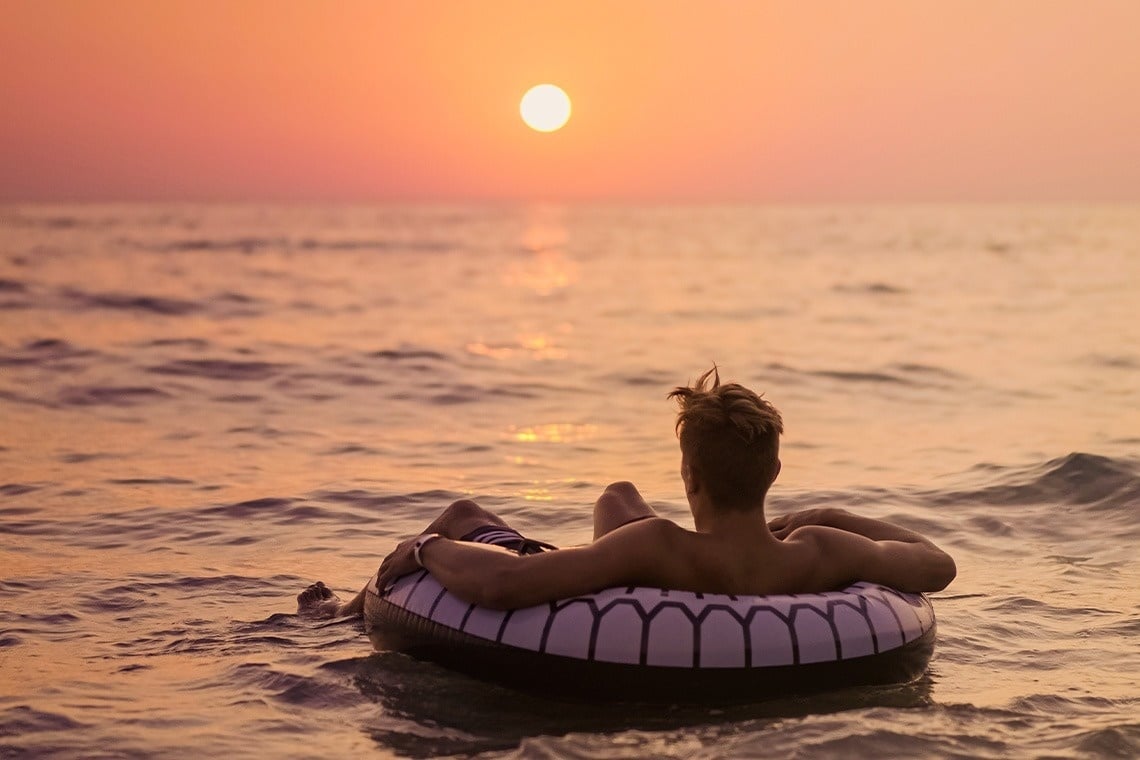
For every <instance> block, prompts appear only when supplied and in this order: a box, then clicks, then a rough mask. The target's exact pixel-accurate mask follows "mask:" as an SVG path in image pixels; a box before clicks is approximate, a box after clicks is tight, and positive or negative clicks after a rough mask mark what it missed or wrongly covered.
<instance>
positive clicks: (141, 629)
mask: <svg viewBox="0 0 1140 760" xmlns="http://www.w3.org/2000/svg"><path fill="white" fill-rule="evenodd" d="M1138 303H1140V207H1136V206H1111V207H1110V206H1105V207H1100V206H874V207H862V206H834V207H823V206H819V207H811V206H808V207H765V206H757V207H749V206H732V207H721V206H669V207H635V206H617V205H610V206H604V205H603V206H585V205H581V206H576V205H569V206H559V205H452V206H354V207H350V206H325V207H319V206H254V205H245V206H237V205H163V206H154V205H106V206H104V205H76V206H38V205H27V206H8V207H0V561H2V571H0V757H25V756H51V757H85V758H87V757H107V758H130V757H148V758H149V757H175V758H176V757H219V756H227V757H235V758H236V757H264V756H273V757H278V758H295V757H297V758H299V757H330V756H344V755H347V754H348V753H353V754H354V755H356V756H366V757H392V756H396V757H415V758H425V757H437V756H460V757H467V756H474V755H486V756H492V757H503V756H505V757H559V758H561V757H597V758H613V757H638V758H641V757H684V758H690V757H709V758H714V757H843V758H847V757H855V756H880V757H906V756H928V757H993V758H1007V757H1134V756H1137V755H1140V643H1138V642H1140V568H1138V566H1137V559H1136V558H1137V553H1136V546H1137V545H1138V543H1140V309H1138V307H1137V304H1138ZM714 362H715V363H716V364H717V365H718V366H719V367H720V371H721V375H722V377H724V378H725V379H726V380H736V381H739V382H742V383H744V384H746V385H749V386H750V387H752V388H754V389H756V390H757V391H762V392H763V393H764V394H765V397H766V398H767V399H769V400H770V401H772V402H773V403H774V404H775V405H776V406H777V407H779V409H780V410H781V411H782V413H783V416H784V421H785V425H786V435H785V437H784V444H783V451H782V459H783V465H784V466H783V472H782V474H781V476H780V478H779V480H778V481H777V483H776V485H775V487H774V489H773V491H772V494H771V496H770V500H769V503H768V507H767V511H768V514H769V516H775V515H777V514H781V513H783V512H785V511H788V510H793V509H798V508H805V507H817V506H841V507H844V508H847V509H850V510H853V511H857V512H859V513H862V514H867V515H870V516H874V517H881V518H885V519H890V520H894V521H897V522H899V523H900V524H903V525H906V526H908V527H912V528H916V529H918V530H920V531H922V532H924V533H925V534H927V535H929V536H930V537H931V538H932V539H933V540H934V541H935V542H937V543H938V544H939V545H940V546H942V547H943V548H945V549H946V550H948V551H949V552H950V553H951V554H952V555H953V556H954V558H955V559H956V561H957V563H958V578H957V579H956V580H955V582H954V583H953V584H952V585H951V586H950V587H949V588H948V589H946V590H945V591H943V592H940V593H937V594H933V595H931V598H932V600H933V603H934V608H935V611H936V614H937V616H938V639H937V644H936V649H935V653H934V657H933V659H932V661H931V664H930V668H929V671H928V673H927V674H926V676H925V677H923V678H922V679H921V680H919V681H917V682H915V683H912V684H905V685H900V686H894V687H885V688H884V687H879V688H867V689H854V690H846V691H840V692H833V693H828V694H823V695H818V696H813V697H794V698H793V697H788V698H786V699H774V700H767V701H761V702H756V703H753V704H744V705H737V706H731V707H723V706H721V707H716V708H713V707H702V706H701V705H700V704H697V705H692V704H689V705H676V706H672V707H670V706H665V707H662V706H655V707H646V706H639V705H621V706H616V707H615V706H613V705H602V704H580V703H565V702H560V701H557V700H554V699H549V700H546V699H542V698H537V697H533V696H523V695H521V694H518V693H515V692H512V691H509V690H506V689H503V688H499V687H494V686H490V685H487V684H482V683H479V682H476V681H472V680H469V679H466V678H464V677H462V676H459V675H455V674H453V673H450V672H448V671H446V670H443V669H441V668H439V667H437V666H434V665H430V664H425V663H420V662H417V661H415V660H412V659H409V658H407V657H405V656H403V655H401V654H397V653H393V652H373V651H371V647H370V645H369V643H368V640H367V638H366V637H365V636H364V635H363V634H362V628H361V626H360V624H359V623H357V622H352V621H333V622H319V623H318V622H312V621H307V620H302V619H299V618H297V617H296V616H295V615H294V614H293V613H294V611H295V609H296V602H295V596H296V594H297V593H298V592H299V591H301V590H302V589H303V588H304V587H305V586H307V585H308V584H309V583H312V582H314V581H316V580H318V579H319V580H323V581H325V582H326V583H327V584H329V585H330V586H332V587H334V588H336V589H338V590H339V591H340V592H341V595H342V596H347V595H349V594H351V593H353V592H354V591H356V590H358V589H359V588H360V587H361V586H362V585H363V584H364V582H365V581H366V580H367V579H368V577H369V576H370V575H371V574H372V573H373V572H374V571H375V569H376V567H377V566H378V564H379V562H380V560H381V559H382V558H383V557H384V555H385V554H387V552H388V551H389V550H390V549H391V548H392V547H393V546H394V544H395V543H396V542H397V541H398V540H400V539H402V538H404V537H407V536H409V535H413V534H416V533H418V532H420V530H421V529H422V528H423V527H424V526H425V525H426V524H427V522H428V521H429V520H430V519H431V518H432V517H434V516H435V514H436V513H437V512H438V511H439V510H440V509H442V508H443V507H444V506H446V505H447V504H448V503H449V502H451V501H453V500H455V499H458V498H473V499H475V500H477V501H478V502H480V503H481V504H483V505H484V506H486V507H488V508H490V509H493V510H495V511H497V512H498V513H499V514H501V515H503V516H504V517H505V518H506V519H508V520H509V521H510V522H512V523H513V524H514V525H516V526H517V527H518V528H520V529H521V530H523V531H524V532H525V533H527V534H528V535H532V536H534V537H536V538H540V539H543V540H546V541H551V542H553V543H556V544H560V545H571V544H575V543H583V542H586V541H588V540H589V537H590V507H591V505H592V503H593V500H594V499H595V498H596V496H597V495H598V494H599V493H600V492H601V490H602V489H603V488H604V487H605V486H606V484H608V483H610V482H612V481H617V480H631V481H633V482H634V483H636V484H637V485H638V487H639V488H640V489H641V491H642V493H643V494H644V495H645V496H646V498H647V499H648V500H649V501H650V503H651V504H653V506H654V507H655V508H657V509H658V511H659V512H661V513H662V514H664V515H666V516H668V517H671V518H673V519H676V520H677V521H679V522H681V523H682V524H685V525H690V526H691V519H690V518H689V515H688V511H687V507H686V503H685V499H684V494H683V491H682V488H681V484H680V478H679V475H678V468H679V452H678V449H677V442H676V438H675V436H674V431H673V421H674V412H673V407H672V406H671V404H670V402H668V401H667V400H666V398H665V396H666V394H667V393H668V392H669V391H670V390H671V389H672V388H673V387H674V386H676V385H680V384H684V383H686V382H688V381H690V380H692V379H695V378H696V377H697V376H698V375H699V374H700V373H702V372H703V371H704V370H706V369H708V368H709V367H711V366H712V365H713V363H714Z"/></svg>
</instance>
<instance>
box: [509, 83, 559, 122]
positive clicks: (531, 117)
mask: <svg viewBox="0 0 1140 760" xmlns="http://www.w3.org/2000/svg"><path fill="white" fill-rule="evenodd" d="M519 113H521V114H522V119H523V121H525V122H526V125H527V126H528V127H530V128H531V129H536V130H538V131H539V132H553V131H555V130H558V129H561V128H562V127H563V125H565V124H566V122H567V121H569V119H570V97H569V96H568V95H567V94H566V93H565V92H564V91H563V90H562V88H561V87H558V86H556V85H553V84H539V85H535V86H534V87H531V88H530V89H529V90H527V91H526V94H525V95H523V98H522V102H521V103H519Z"/></svg>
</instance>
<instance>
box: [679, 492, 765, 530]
mask: <svg viewBox="0 0 1140 760" xmlns="http://www.w3.org/2000/svg"><path fill="white" fill-rule="evenodd" d="M691 507H692V511H693V524H694V525H695V526H696V528H697V532H698V533H710V534H712V533H733V532H743V533H756V532H763V531H766V530H767V529H768V524H767V521H766V520H765V518H764V502H762V501H761V502H760V503H759V504H757V505H756V506H754V507H751V508H748V509H724V508H723V507H717V506H715V505H713V504H712V503H710V502H708V501H707V500H705V499H698V500H696V503H694V504H692V505H691Z"/></svg>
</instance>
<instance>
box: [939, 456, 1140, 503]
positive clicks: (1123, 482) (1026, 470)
mask: <svg viewBox="0 0 1140 760" xmlns="http://www.w3.org/2000/svg"><path fill="white" fill-rule="evenodd" d="M978 469H980V470H981V471H982V472H984V473H985V474H986V477H987V480H991V481H993V482H991V483H987V484H985V485H981V486H979V487H977V488H972V489H966V490H949V491H927V492H925V493H924V494H923V497H924V498H925V499H927V500H929V501H931V502H933V503H935V504H955V503H962V502H968V503H973V504H993V505H1016V504H1070V505H1082V506H1100V507H1105V508H1108V507H1114V506H1126V505H1135V504H1136V503H1137V502H1140V463H1138V462H1136V461H1135V460H1129V459H1113V458H1112V457H1107V456H1100V455H1097V454H1086V453H1081V452H1074V453H1071V454H1069V455H1067V456H1063V457H1058V458H1056V459H1050V460H1049V461H1047V462H1042V463H1040V464H1035V465H1029V466H1023V467H1000V466H995V465H979V468H978Z"/></svg>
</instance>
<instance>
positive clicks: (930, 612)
mask: <svg viewBox="0 0 1140 760" xmlns="http://www.w3.org/2000/svg"><path fill="white" fill-rule="evenodd" d="M364 628H365V632H366V633H367V634H368V637H369V639H370V640H371V641H372V644H373V646H374V647H375V648H376V649H377V650H381V651H383V650H395V651H400V652H404V653H406V654H409V655H411V656H414V657H417V658H420V659H426V660H430V661H433V662H436V663H439V664H441V665H443V666H445V667H448V668H451V669H453V670H457V671H460V672H462V673H466V674H467V675H471V676H474V677H476V678H481V679H484V680H489V681H495V682H499V683H502V684H504V685H507V686H511V687H515V688H520V689H523V690H529V691H535V692H540V693H543V694H547V695H553V696H571V697H585V698H593V699H597V698H604V699H631V700H648V701H656V702H660V701H667V702H694V701H700V702H706V701H717V700H723V701H740V700H755V699H761V698H767V697H773V696H783V695H788V694H799V693H805V692H814V691H821V690H827V689H836V688H842V687H847V686H859V685H870V684H888V683H903V682H907V681H912V680H914V679H916V678H918V677H919V676H920V675H921V674H922V673H923V672H924V671H925V669H926V665H927V663H928V662H929V660H930V655H931V653H932V652H933V650H934V637H935V620H934V609H933V607H932V606H931V604H930V600H928V599H927V598H926V597H925V596H924V595H922V594H908V593H903V592H900V591H896V590H894V589H891V588H887V587H885V586H878V585H875V584H871V583H855V584H853V585H851V586H849V587H847V588H845V589H843V590H841V591H834V592H828V593H823V594H789V595H779V596H727V595H720V594H698V593H691V592H687V591H669V590H663V589H653V588H637V587H631V588H611V589H606V590H603V591H599V592H598V593H596V594H588V595H584V596H576V597H573V598H571V599H563V600H561V601H556V602H550V603H547V604H540V605H537V606H534V607H527V608H524V609H517V610H509V611H503V610H492V609H486V608H483V607H477V606H475V605H472V604H468V603H467V602H464V601H462V600H460V599H459V598H457V597H455V596H453V595H452V594H451V593H449V592H448V591H447V590H446V589H445V588H444V587H443V586H442V585H440V583H439V581H437V580H436V579H435V578H434V577H432V576H431V575H430V574H429V573H428V572H427V571H424V570H420V571H416V572H414V573H411V574H409V575H405V576H403V577H402V578H399V579H397V580H396V582H395V583H393V584H392V585H390V586H388V587H387V588H385V589H380V588H377V585H376V577H375V576H374V577H373V578H372V580H371V581H370V582H369V584H368V586H367V589H366V594H365V602H364Z"/></svg>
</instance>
